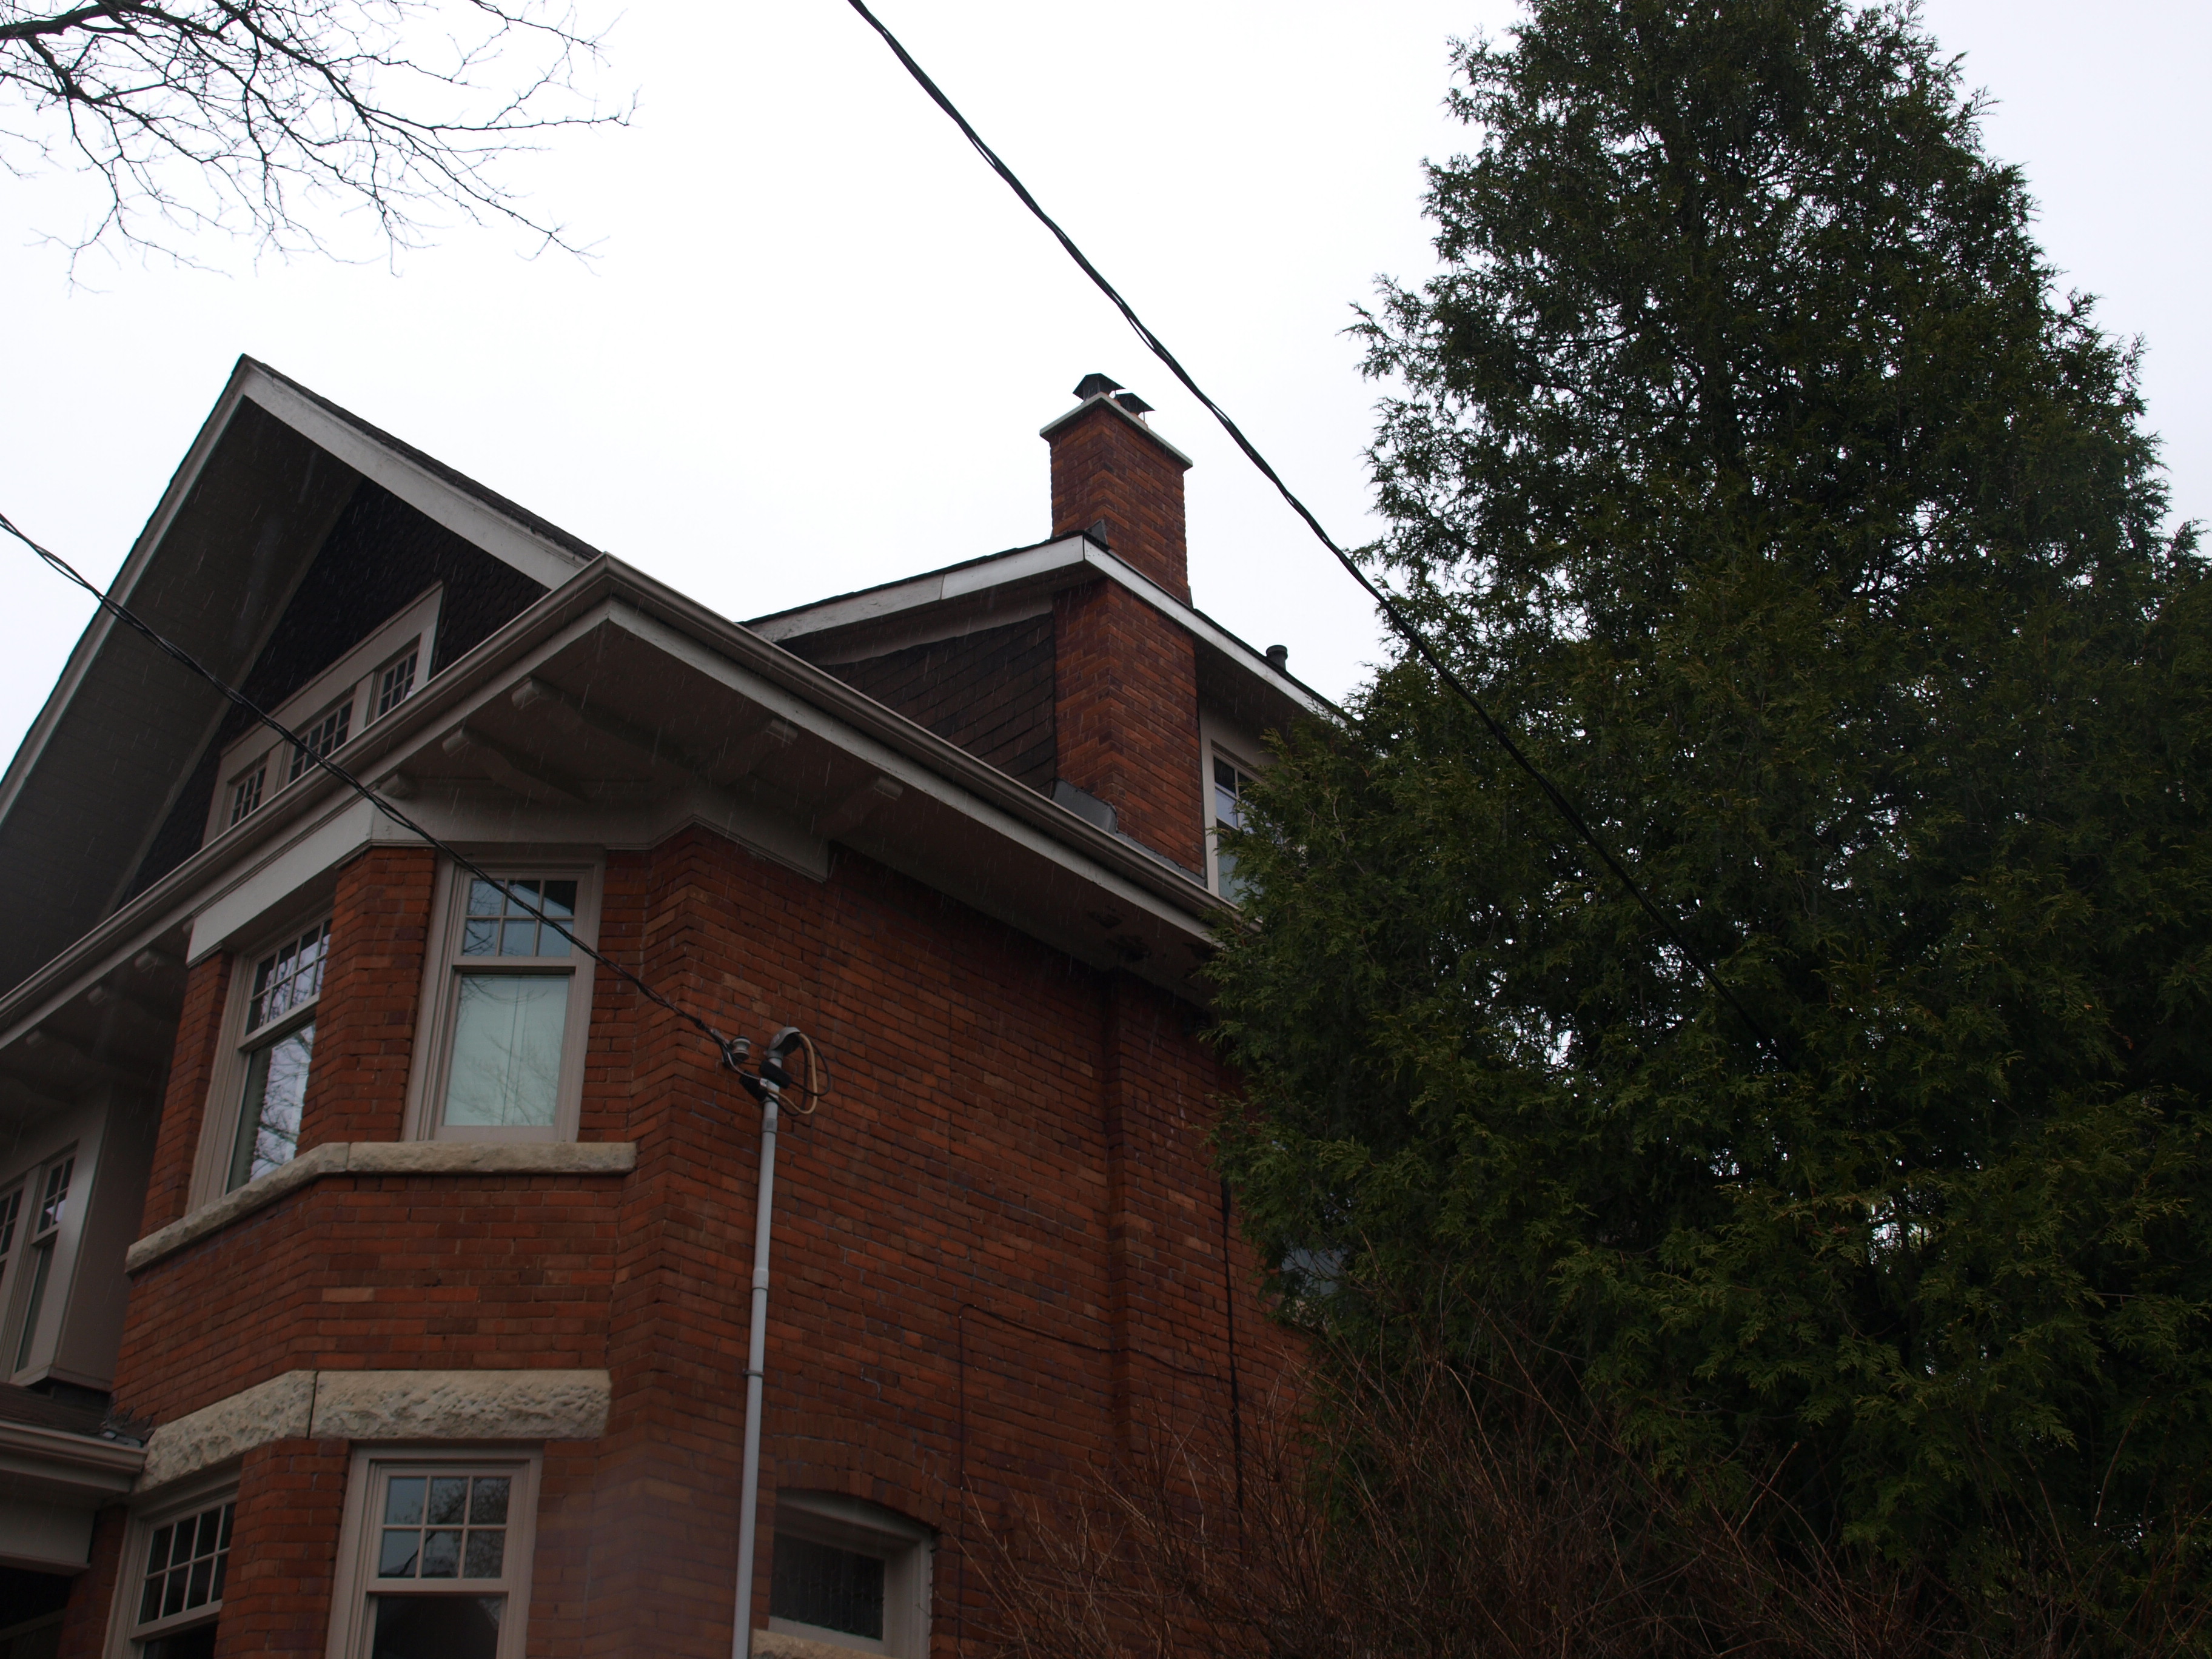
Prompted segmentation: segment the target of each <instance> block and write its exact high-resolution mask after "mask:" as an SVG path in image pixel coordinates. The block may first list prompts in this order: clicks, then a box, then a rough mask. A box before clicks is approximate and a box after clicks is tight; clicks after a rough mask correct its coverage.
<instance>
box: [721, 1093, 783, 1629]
mask: <svg viewBox="0 0 2212 1659" xmlns="http://www.w3.org/2000/svg"><path fill="white" fill-rule="evenodd" d="M762 1069H763V1070H766V1069H767V1068H766V1067H765V1066H763V1068H762ZM775 1115H776V1088H775V1085H774V1084H773V1083H765V1084H764V1085H763V1088H762V1091H761V1155H760V1212H759V1216H758V1218H757V1219H756V1221H755V1222H754V1224H753V1317H752V1330H751V1333H750V1340H749V1342H748V1345H747V1347H746V1350H745V1464H744V1478H743V1480H741V1482H740V1484H739V1488H738V1492H739V1495H738V1505H739V1508H738V1616H737V1622H736V1626H735V1628H734V1629H733V1630H732V1632H731V1635H730V1659H751V1654H752V1647H753V1547H754V1544H755V1541H756V1540H757V1538H758V1536H759V1532H760V1528H759V1519H758V1514H757V1511H758V1510H759V1509H760V1438H761V1383H762V1379H763V1375H764V1373H765V1372H766V1370H767V1369H768V1244H769V1221H770V1218H772V1217H773V1215H774V1214H775Z"/></svg>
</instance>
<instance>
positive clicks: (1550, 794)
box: [848, 0, 1786, 1064]
mask: <svg viewBox="0 0 2212 1659" xmlns="http://www.w3.org/2000/svg"><path fill="white" fill-rule="evenodd" d="M848 3H849V4H850V5H851V6H852V8H853V9H854V11H856V12H858V13H859V14H860V18H861V21H864V22H866V24H867V25H868V27H870V28H872V29H873V30H874V31H875V32H876V33H878V34H879V35H881V36H882V37H883V40H884V45H885V46H889V47H890V49H891V52H892V53H893V55H894V56H896V58H898V60H899V62H900V63H901V64H903V65H904V66H905V68H906V71H907V73H908V75H910V76H913V77H914V79H915V82H916V84H918V85H919V86H920V87H921V89H922V91H924V92H925V93H927V94H928V95H929V97H930V100H931V101H933V103H935V104H936V106H938V107H939V109H941V110H943V111H944V112H945V114H946V115H947V116H949V117H950V118H951V120H952V123H953V125H956V126H957V127H958V128H959V129H960V131H961V133H962V135H963V137H966V139H967V140H968V142H969V143H970V144H972V145H974V146H975V153H976V154H977V155H981V157H982V158H983V160H984V161H985V162H986V163H987V164H988V165H989V167H990V168H991V171H992V172H994V173H997V174H998V175H999V177H1000V179H1002V180H1004V181H1005V183H1006V187H1007V188H1008V189H1010V190H1012V191H1013V192H1014V194H1015V195H1016V196H1017V197H1019V198H1020V200H1021V204H1022V205H1023V206H1024V207H1025V208H1027V209H1028V210H1030V214H1031V215H1032V216H1034V217H1035V218H1036V221H1037V222H1038V223H1040V224H1042V226H1043V227H1044V228H1046V229H1047V230H1048V231H1050V232H1051V233H1052V234H1053V236H1054V240H1057V241H1058V242H1059V243H1060V246H1061V247H1062V248H1063V249H1065V250H1066V253H1067V256H1068V258H1071V259H1073V260H1074V261H1075V263H1076V264H1077V266H1078V267H1079V268H1080V269H1081V270H1082V272H1083V274H1084V275H1085V276H1088V277H1089V278H1090V279H1091V283H1092V284H1093V285H1094V286H1095V287H1096V288H1097V289H1098V291H1099V292H1100V293H1101V294H1103V295H1105V296H1106V297H1107V299H1108V300H1109V301H1112V302H1113V305H1114V308H1115V310H1117V311H1119V312H1120V313H1121V318H1122V320H1123V321H1125V322H1127V324H1128V325H1129V326H1130V328H1131V329H1132V330H1133V331H1135V333H1136V336H1137V337H1138V339H1139V340H1141V341H1142V342H1143V343H1144V344H1145V347H1146V349H1147V350H1149V351H1150V352H1151V353H1152V355H1153V356H1155V357H1157V358H1158V359H1159V360H1160V362H1162V363H1164V364H1165V365H1166V367H1167V368H1168V371H1169V372H1170V374H1173V375H1174V376H1175V377H1176V380H1179V381H1180V382H1182V386H1183V389H1184V390H1185V391H1187V392H1189V393H1190V395H1191V396H1192V397H1194V398H1197V399H1198V401H1199V403H1200V405H1201V406H1202V407H1203V408H1204V409H1205V410H1206V413H1208V414H1209V415H1211V416H1213V418H1214V419H1215V420H1216V421H1217V422H1219V423H1220V426H1221V428H1222V430H1223V431H1225V432H1226V433H1227V434H1228V435H1229V436H1230V439H1231V441H1233V442H1234V443H1235V444H1236V446H1237V448H1238V449H1240V450H1242V451H1243V453H1244V458H1245V459H1247V460H1249V461H1250V462H1251V463H1252V465H1254V466H1255V467H1256V468H1257V469H1258V470H1259V471H1260V475H1261V477H1264V478H1266V479H1267V482H1268V483H1271V484H1273V486H1274V487H1275V491H1276V493H1277V494H1278V495H1280V496H1281V497H1282V498H1283V500H1284V501H1285V502H1287V503H1288V504H1289V506H1290V508H1291V511H1292V512H1293V513H1297V515H1298V517H1299V518H1300V519H1302V520H1304V522H1305V526H1306V528H1307V529H1309V530H1310V531H1312V532H1313V533H1314V536H1315V538H1316V540H1318V541H1319V542H1320V543H1321V544H1322V546H1323V547H1325V548H1327V549H1328V550H1329V552H1330V553H1331V554H1333V555H1334V556H1335V558H1336V562H1338V563H1339V564H1340V565H1342V566H1343V567H1344V568H1345V571H1346V574H1349V575H1350V576H1351V578H1352V580H1354V581H1355V582H1358V584H1359V586H1360V587H1361V588H1362V589H1363V590H1364V592H1366V594H1367V597H1368V598H1369V599H1372V600H1373V601H1374V602H1375V604H1376V606H1377V607H1378V608H1379V609H1380V610H1381V611H1382V612H1383V616H1384V617H1387V618H1388V619H1389V623H1390V626H1391V628H1392V629H1394V630H1395V632H1396V633H1397V635H1398V636H1399V637H1400V638H1401V639H1402V640H1403V641H1405V642H1406V643H1407V646H1408V647H1411V648H1412V650H1413V652H1414V653H1415V654H1416V655H1418V656H1419V658H1420V659H1421V660H1422V661H1423V662H1424V663H1425V664H1427V665H1428V666H1429V669H1430V671H1431V672H1433V673H1434V674H1435V675H1436V676H1437V679H1438V680H1439V681H1441V682H1442V683H1443V684H1444V685H1446V686H1448V687H1449V688H1450V690H1452V691H1453V692H1454V693H1455V694H1456V695H1457V696H1458V697H1459V699H1460V701H1462V702H1464V703H1465V704H1466V705H1467V706H1468V708H1471V709H1473V710H1474V714H1475V717H1476V718H1477V719H1478V720H1480V721H1481V723H1482V726H1483V729H1484V730H1485V731H1486V732H1488V733H1489V735H1490V736H1491V737H1492V738H1493V739H1495V740H1496V741H1497V743H1498V745H1499V746H1500V747H1501V748H1503V749H1504V751H1505V752H1506V754H1507V755H1508V756H1510V757H1511V758H1512V761H1513V763H1514V764H1515V765H1516V766H1517V767H1519V768H1520V769H1521V770H1522V772H1524V773H1526V774H1527V775H1528V777H1529V779H1530V780H1531V781H1533V782H1534V784H1535V785H1536V787H1537V788H1538V790H1539V791H1541V793H1542V794H1543V796H1544V798H1545V799H1546V800H1547V801H1548V802H1550V804H1551V805H1552V807H1553V810H1554V811H1556V812H1558V814H1559V817H1561V818H1563V819H1564V820H1565V822H1566V823H1567V824H1568V826H1569V827H1570V828H1571V829H1573V830H1574V832H1575V834H1576V835H1577V836H1579V837H1580V838H1581V840H1582V841H1583V843H1584V844H1585V845H1586V846H1588V847H1589V849H1590V850H1591V851H1592V852H1594V853H1595V854H1597V856H1598V859H1599V860H1600V861H1601V862H1602V863H1603V864H1604V866H1605V867H1606V868H1607V870H1608V871H1610V872H1612V874H1613V877H1614V878H1615V879H1616V880H1618V881H1619V882H1620V884H1621V886H1622V887H1623V888H1624V889H1625V890H1626V891H1627V892H1628V894H1629V896H1631V897H1632V898H1633V899H1634V900H1635V901H1636V902H1637V904H1638V907H1639V908H1641V909H1642V910H1643V912H1644V915H1646V916H1647V917H1649V918H1650V921H1651V922H1652V925H1653V926H1655V927H1657V928H1658V929H1659V931H1660V933H1662V934H1663V935H1664V936H1665V938H1666V939H1667V941H1668V943H1669V944H1671V945H1673V946H1674V949H1675V950H1677V951H1680V953H1681V956H1682V958H1683V960H1684V961H1686V962H1687V963H1689V964H1690V965H1691V966H1692V968H1694V969H1696V970H1697V972H1698V975H1699V978H1700V979H1702V980H1703V981H1705V984H1706V985H1707V986H1708V987H1710V988H1711V990H1712V991H1713V992H1714V993H1715V994H1717V995H1718V996H1719V997H1720V998H1721V1000H1723V1002H1724V1003H1726V1004H1727V1005H1728V1006H1729V1008H1730V1009H1731V1010H1732V1011H1733V1012H1735V1016H1736V1018H1739V1019H1741V1021H1742V1022H1743V1023H1744V1024H1745V1026H1746V1027H1747V1029H1748V1030H1750V1031H1751V1033H1752V1035H1753V1037H1754V1038H1756V1039H1757V1040H1758V1042H1759V1045H1760V1046H1761V1047H1763V1048H1766V1049H1768V1050H1769V1051H1770V1052H1771V1053H1772V1054H1775V1056H1776V1057H1777V1058H1778V1059H1783V1060H1784V1062H1785V1064H1786V1056H1784V1054H1783V1052H1782V1048H1781V1045H1780V1044H1779V1043H1778V1042H1776V1041H1775V1040H1774V1039H1773V1038H1772V1037H1771V1036H1769V1035H1768V1034H1767V1032H1766V1030H1765V1027H1764V1026H1762V1025H1761V1024H1759V1021H1758V1020H1757V1019H1755V1018H1753V1016H1752V1013H1751V1011H1750V1010H1749V1009H1748V1008H1747V1007H1745V1006H1744V1005H1743V1003H1742V1001H1741V1000H1740V999H1739V998H1738V997H1737V996H1736V994H1735V992H1734V991H1733V990H1731V989H1730V988H1729V985H1728V982H1727V981H1725V980H1723V978H1722V977H1721V976H1720V973H1719V971H1718V970H1717V969H1715V968H1714V967H1713V966H1712V964H1711V963H1709V962H1708V961H1706V959H1705V956H1704V954H1703V953H1702V952H1700V951H1699V950H1698V949H1697V947H1696V946H1695V945H1692V944H1691V943H1690V941H1689V940H1688V939H1686V938H1685V937H1684V936H1683V933H1682V931H1681V929H1680V927H1677V926H1676V925H1675V923H1674V918H1672V917H1671V916H1669V915H1667V913H1666V912H1665V911H1664V910H1662V908H1660V907H1659V906H1658V904H1657V903H1656V902H1654V901H1653V900H1652V898H1651V897H1650V895H1649V894H1647V893H1646V892H1645V891H1644V888H1643V886H1642V884H1640V883H1638V881H1637V879H1636V878H1635V877H1634V876H1633V875H1632V874H1631V873H1630V872H1629V870H1628V867H1627V866H1626V864H1624V863H1623V862H1622V861H1621V860H1620V858H1619V857H1618V856H1617V855H1616V854H1614V853H1613V849H1612V848H1610V847H1608V846H1607V844H1606V842H1605V840H1604V838H1603V837H1602V836H1600V835H1599V834H1598V833H1597V831H1596V830H1595V829H1593V828H1591V826H1590V824H1589V821H1588V820H1587V819H1586V818H1585V817H1583V814H1582V812H1581V811H1578V810H1577V807H1576V806H1575V804H1574V803H1573V802H1572V801H1571V800H1570V799H1567V796H1566V795H1565V793H1564V792H1563V791H1562V790H1561V789H1560V788H1559V786H1558V785H1557V784H1555V783H1553V781H1552V780H1551V779H1550V778H1549V777H1547V776H1546V775H1545V774H1544V772H1543V771H1542V769H1540V768H1539V767H1538V766H1537V765H1536V763H1535V762H1534V761H1533V760H1531V759H1530V758H1529V757H1528V754H1527V753H1526V752H1525V751H1524V750H1522V747H1521V745H1520V744H1518V743H1516V742H1515V741H1514V738H1513V735H1512V733H1511V732H1509V731H1508V730H1507V729H1506V728H1505V726H1504V725H1503V724H1502V723H1500V722H1499V721H1498V719H1497V718H1496V717H1495V716H1493V715H1492V714H1491V712H1490V711H1489V710H1488V709H1487V708H1485V707H1484V706H1483V703H1482V700H1481V699H1480V697H1478V696H1475V694H1474V691H1472V690H1469V689H1468V685H1467V684H1466V683H1465V682H1464V681H1462V679H1461V678H1460V677H1459V675H1458V674H1457V673H1455V671H1453V670H1452V668H1451V666H1450V665H1449V664H1448V663H1447V662H1446V661H1445V660H1444V659H1443V653H1440V652H1439V651H1437V649H1436V647H1433V646H1432V645H1431V644H1430V642H1429V640H1428V638H1427V636H1426V635H1424V634H1423V633H1422V632H1421V631H1420V629H1419V628H1418V627H1416V626H1415V625H1414V623H1413V621H1412V620H1411V619H1410V618H1409V617H1407V616H1406V614H1405V613H1404V611H1402V610H1401V608H1400V607H1399V605H1398V604H1397V602H1396V601H1395V599H1392V598H1391V597H1390V596H1389V593H1388V592H1386V591H1385V590H1383V588H1382V587H1380V586H1377V585H1376V583H1375V582H1374V581H1373V580H1370V578H1369V576H1368V574H1367V573H1366V572H1365V571H1364V570H1363V569H1362V568H1360V565H1359V562H1358V560H1357V559H1355V558H1353V557H1352V556H1351V554H1349V553H1347V552H1346V551H1345V550H1344V549H1343V548H1342V547H1340V546H1339V545H1338V544H1337V542H1336V540H1335V538H1334V537H1332V536H1331V535H1330V534H1329V533H1328V531H1327V530H1326V529H1324V528H1323V527H1322V522H1321V520H1320V519H1318V518H1317V517H1316V516H1315V514H1314V513H1313V510H1312V509H1311V508H1310V507H1307V505H1306V504H1305V503H1304V501H1300V500H1299V499H1298V497H1297V495H1296V494H1295V493H1293V492H1292V490H1291V487H1290V486H1289V485H1288V484H1287V483H1284V482H1283V477H1282V475H1281V474H1280V473H1279V472H1277V471H1275V469H1274V467H1273V465H1270V464H1269V462H1268V460H1267V457H1266V456H1265V455H1263V454H1261V453H1260V451H1259V448H1258V447H1256V446H1255V444H1254V443H1253V442H1252V441H1251V440H1250V439H1249V438H1248V437H1246V436H1245V435H1244V432H1243V428H1241V427H1239V426H1238V425H1237V422H1235V421H1233V420H1231V418H1230V416H1229V414H1228V411H1227V410H1224V409H1223V408H1222V407H1221V405H1220V404H1217V403H1216V402H1214V400H1213V399H1212V398H1211V397H1209V396H1207V395H1206V390H1205V388H1204V387H1202V386H1200V385H1199V383H1198V382H1197V380H1194V379H1193V378H1192V376H1191V374H1190V371H1189V370H1188V369H1187V368H1184V367H1183V366H1182V362H1180V361H1179V360H1178V359H1177V358H1176V355H1175V354H1174V353H1173V352H1172V351H1170V350H1169V349H1168V348H1167V344H1166V343H1165V342H1164V341H1163V340H1162V339H1161V338H1160V337H1159V336H1158V335H1157V334H1155V333H1153V332H1152V329H1151V328H1150V327H1148V326H1147V325H1146V322H1145V320H1144V319H1143V318H1141V317H1139V315H1138V314H1137V312H1136V308H1135V307H1133V306H1132V305H1131V304H1130V303H1129V301H1127V300H1126V299H1124V298H1123V297H1122V295H1121V290H1120V289H1117V288H1115V286H1114V284H1113V283H1110V282H1109V281H1108V280H1107V279H1106V276H1105V275H1104V273H1103V272H1102V271H1101V270H1099V269H1098V267H1097V265H1095V264H1092V263H1091V258H1090V256H1089V255H1087V254H1085V252H1084V251H1083V250H1082V248H1081V247H1080V246H1078V245H1077V243H1076V240H1075V239H1074V238H1073V236H1070V235H1069V234H1067V232H1066V230H1064V229H1062V228H1061V227H1060V222H1058V221H1057V220H1055V219H1054V217H1053V216H1051V215H1050V214H1048V213H1047V212H1046V211H1045V210H1044V208H1043V206H1042V204H1039V202H1038V201H1037V198H1036V197H1035V196H1033V195H1031V194H1030V189H1029V186H1028V185H1024V183H1023V182H1022V181H1021V179H1019V178H1018V176H1016V174H1015V173H1014V170H1013V169H1012V167H1008V166H1007V165H1006V161H1004V160H1003V159H1001V158H1000V155H999V153H998V151H996V150H994V149H992V148H991V146H990V145H989V144H987V143H985V142H984V141H983V137H982V135H981V133H979V132H977V131H975V126H974V125H973V124H972V123H970V122H969V119H968V118H967V117H966V116H965V115H963V114H962V113H961V112H960V110H959V107H958V106H957V105H955V104H954V103H953V101H952V100H951V99H950V98H948V97H947V96H945V92H944V90H943V89H942V88H940V87H939V86H938V84H937V82H935V81H933V80H932V79H931V78H930V76H929V74H928V72H927V70H924V69H923V68H922V67H921V64H919V63H917V62H915V57H914V54H913V53H912V52H908V50H907V49H906V47H905V46H903V45H902V44H901V43H900V41H899V39H898V37H897V36H896V35H895V34H893V33H891V32H890V29H889V28H888V27H885V26H884V22H883V20H882V19H880V18H879V17H878V16H877V15H875V13H874V12H872V11H871V10H869V9H868V8H867V5H866V3H865V0H848Z"/></svg>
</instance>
